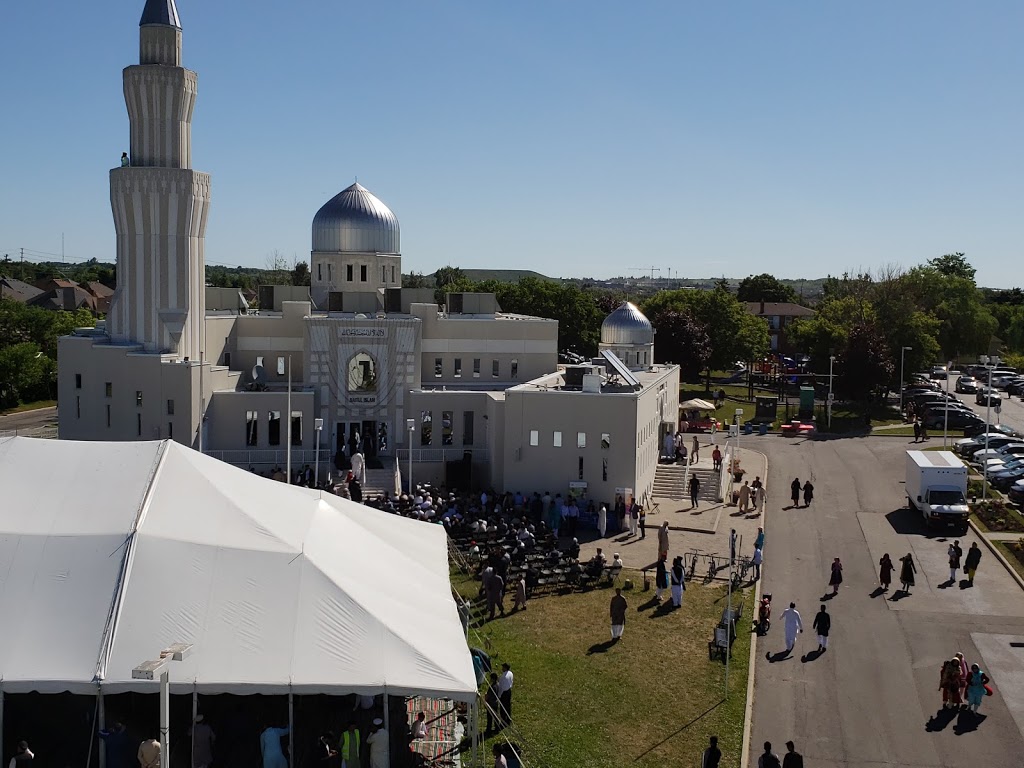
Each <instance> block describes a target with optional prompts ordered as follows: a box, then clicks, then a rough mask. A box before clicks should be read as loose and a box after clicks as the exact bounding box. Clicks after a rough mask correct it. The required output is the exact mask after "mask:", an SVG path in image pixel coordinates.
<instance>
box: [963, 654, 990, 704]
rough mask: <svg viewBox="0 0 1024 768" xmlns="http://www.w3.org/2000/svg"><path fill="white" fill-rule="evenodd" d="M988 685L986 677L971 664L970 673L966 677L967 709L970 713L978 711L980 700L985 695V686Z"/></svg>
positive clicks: (975, 665)
mask: <svg viewBox="0 0 1024 768" xmlns="http://www.w3.org/2000/svg"><path fill="white" fill-rule="evenodd" d="M988 684H989V679H988V675H986V674H985V673H984V672H983V671H982V670H981V667H979V666H978V665H977V664H971V671H970V672H969V673H968V675H967V708H968V709H969V710H971V712H977V711H978V708H979V707H980V706H981V700H982V698H984V696H985V694H986V693H987V691H986V690H985V686H987V685H988Z"/></svg>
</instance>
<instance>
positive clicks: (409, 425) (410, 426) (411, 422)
mask: <svg viewBox="0 0 1024 768" xmlns="http://www.w3.org/2000/svg"><path fill="white" fill-rule="evenodd" d="M405 428H406V429H407V430H409V498H410V499H411V498H413V492H412V436H413V434H414V433H415V432H416V419H406V420H405Z"/></svg>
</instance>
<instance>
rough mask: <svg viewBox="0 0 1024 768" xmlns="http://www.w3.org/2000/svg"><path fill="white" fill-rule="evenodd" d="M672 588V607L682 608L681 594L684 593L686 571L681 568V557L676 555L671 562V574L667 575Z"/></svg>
mask: <svg viewBox="0 0 1024 768" xmlns="http://www.w3.org/2000/svg"><path fill="white" fill-rule="evenodd" d="M669 580H670V583H671V586H672V605H674V606H675V607H676V608H682V607H683V592H685V591H686V569H685V568H683V557H682V555H676V558H675V559H674V560H673V561H672V573H670V574H669Z"/></svg>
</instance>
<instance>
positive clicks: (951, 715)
mask: <svg viewBox="0 0 1024 768" xmlns="http://www.w3.org/2000/svg"><path fill="white" fill-rule="evenodd" d="M956 714H957V713H956V710H955V709H946V708H942V709H940V710H939V711H938V712H936V713H935V714H934V715H932V716H931V717H929V718H928V722H927V723H925V725H924V729H925V730H926V731H929V732H932V733H934V732H935V731H944V730H945V729H946V726H947V725H949V724H950V723H952V722H953V720H955V719H956Z"/></svg>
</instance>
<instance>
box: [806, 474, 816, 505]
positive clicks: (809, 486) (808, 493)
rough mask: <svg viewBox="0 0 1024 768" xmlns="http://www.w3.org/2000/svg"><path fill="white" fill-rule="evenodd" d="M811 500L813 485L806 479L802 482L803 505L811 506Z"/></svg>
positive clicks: (812, 498)
mask: <svg viewBox="0 0 1024 768" xmlns="http://www.w3.org/2000/svg"><path fill="white" fill-rule="evenodd" d="M812 501H814V485H813V484H812V483H811V481H810V480H808V481H806V482H805V483H804V506H805V507H809V506H811V502H812Z"/></svg>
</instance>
